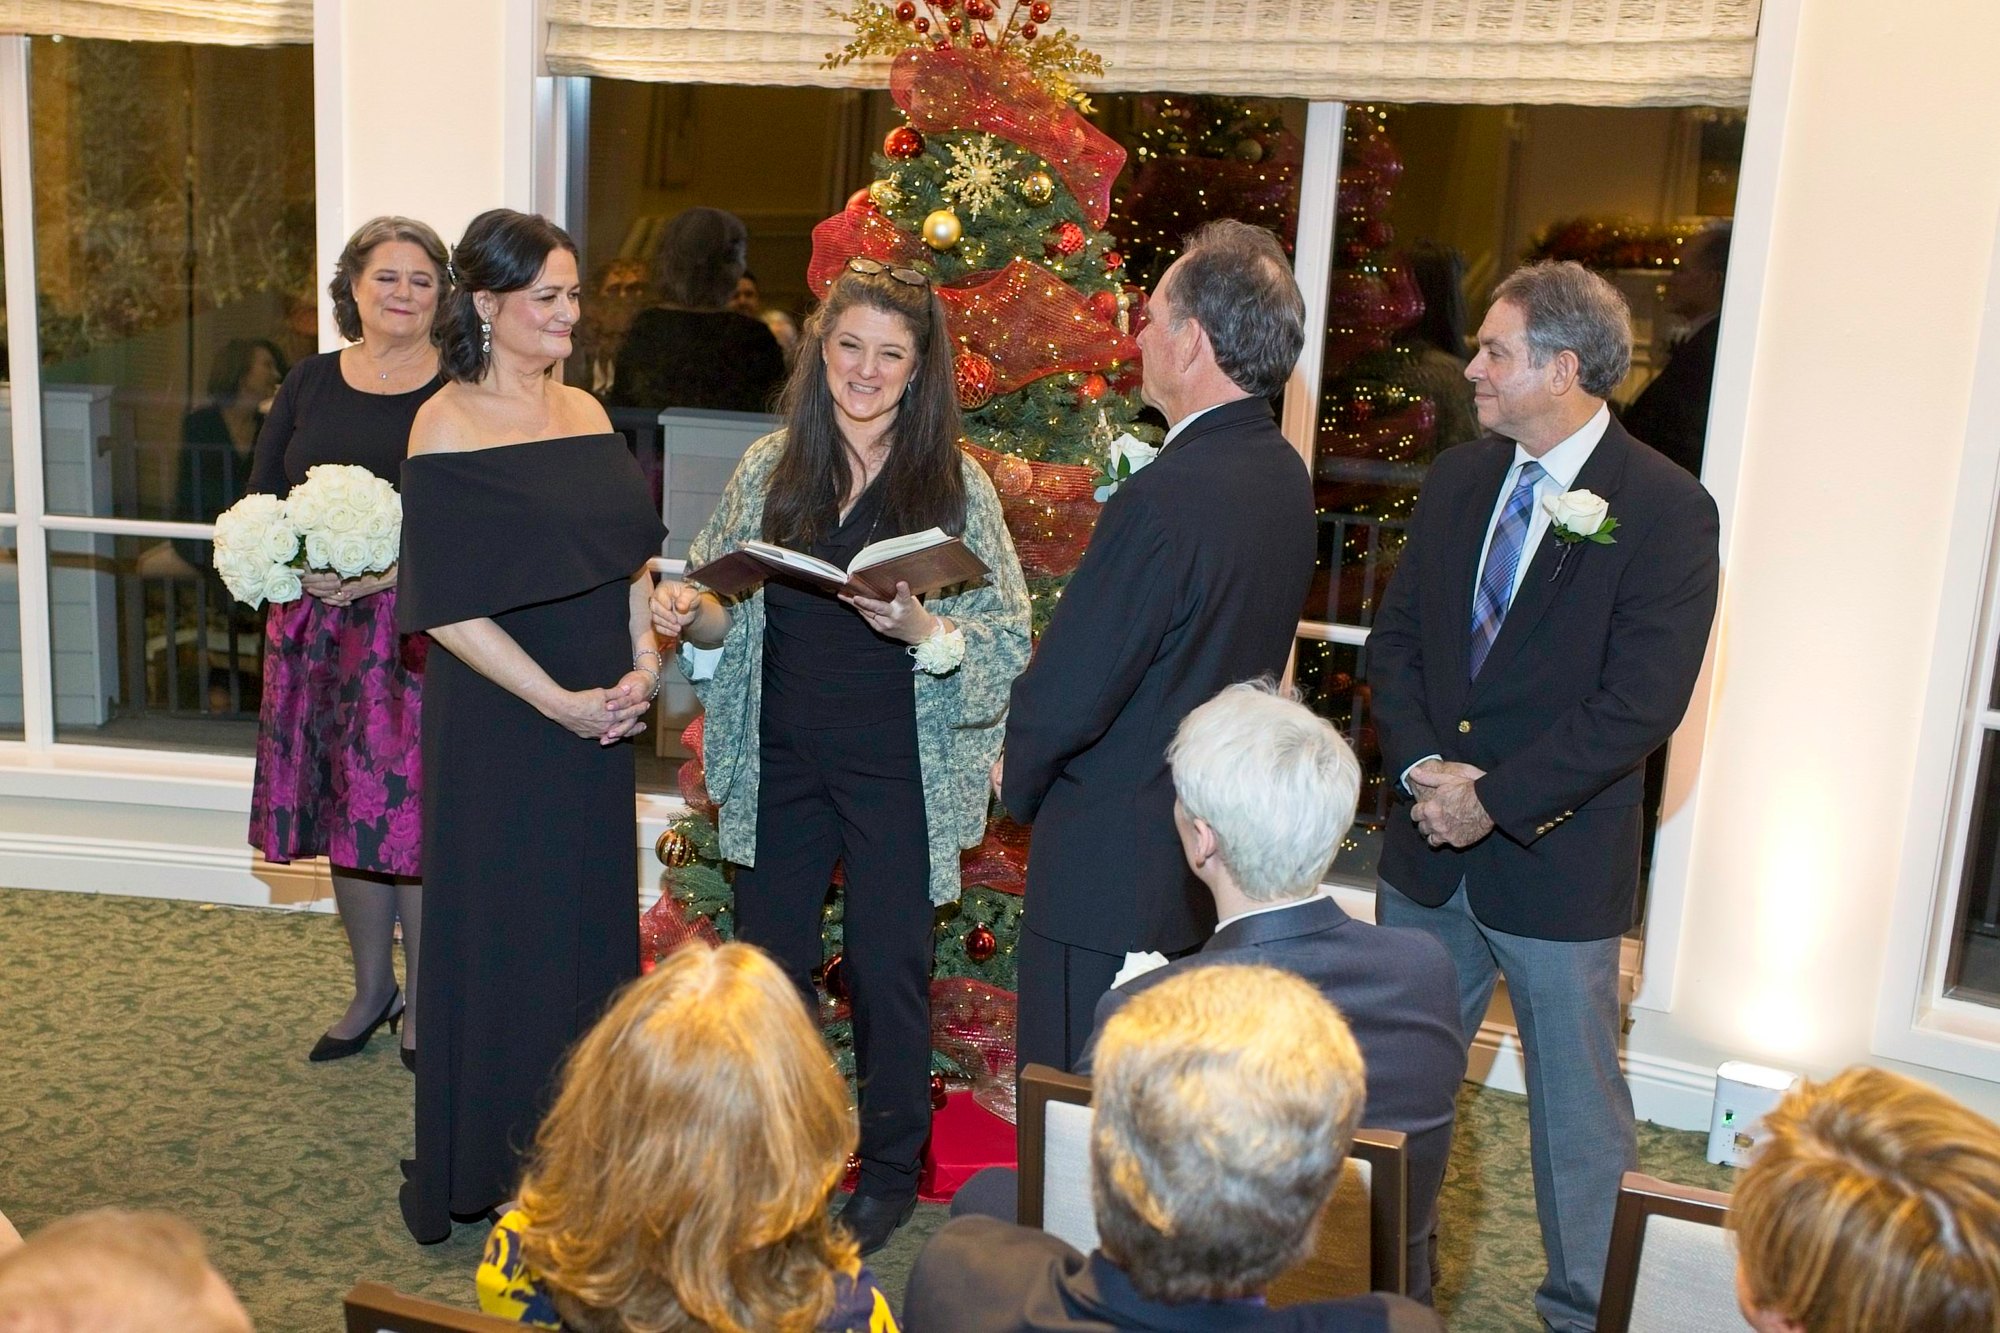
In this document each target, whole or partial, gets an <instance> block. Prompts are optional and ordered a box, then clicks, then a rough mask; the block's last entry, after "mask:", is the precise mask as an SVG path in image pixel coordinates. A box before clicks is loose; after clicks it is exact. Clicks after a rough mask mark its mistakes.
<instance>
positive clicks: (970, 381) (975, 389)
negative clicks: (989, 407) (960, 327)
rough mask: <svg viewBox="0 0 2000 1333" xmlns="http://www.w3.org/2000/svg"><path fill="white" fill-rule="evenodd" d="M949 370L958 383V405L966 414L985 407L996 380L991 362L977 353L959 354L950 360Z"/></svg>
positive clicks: (990, 397) (991, 394) (991, 395)
mask: <svg viewBox="0 0 2000 1333" xmlns="http://www.w3.org/2000/svg"><path fill="white" fill-rule="evenodd" d="M951 369H952V376H953V378H954V379H956V380H957V381H958V405H959V406H960V407H962V408H964V409H965V410H966V411H968V412H970V411H973V410H974V409H976V408H981V407H984V406H986V404H987V402H988V401H989V400H991V399H992V397H993V385H994V381H995V380H996V378H997V373H996V372H995V370H994V368H993V362H992V361H991V360H990V359H988V358H987V357H985V356H982V355H981V354H979V353H978V352H960V353H959V354H958V355H957V356H956V357H954V358H952V363H951Z"/></svg>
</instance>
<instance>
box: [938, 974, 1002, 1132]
mask: <svg viewBox="0 0 2000 1333" xmlns="http://www.w3.org/2000/svg"><path fill="white" fill-rule="evenodd" d="M1014 1014H1015V1005H1014V995H1013V993H1012V992H1011V991H1004V990H1001V989H1000V988H999V987H998V986H995V985H991V984H989V983H987V982H984V981H978V980H975V979H974V978H972V977H941V978H939V979H938V980H936V981H933V982H932V983H931V1047H932V1048H933V1049H934V1050H936V1051H938V1052H939V1053H941V1054H942V1055H944V1056H945V1057H947V1058H948V1059H950V1061H951V1062H952V1063H953V1064H955V1065H957V1066H958V1067H959V1068H960V1069H963V1070H964V1071H965V1072H966V1073H967V1074H969V1075H970V1076H971V1077H972V1100H973V1101H975V1102H978V1103H979V1104H980V1105H981V1106H983V1107H985V1108H986V1109H987V1110H989V1111H991V1112H992V1113H993V1114H994V1115H997V1116H999V1117H1000V1118H1001V1119H1002V1120H1005V1121H1008V1122H1010V1123H1011V1122H1012V1121H1013V1119H1014V1031H1015V1023H1014Z"/></svg>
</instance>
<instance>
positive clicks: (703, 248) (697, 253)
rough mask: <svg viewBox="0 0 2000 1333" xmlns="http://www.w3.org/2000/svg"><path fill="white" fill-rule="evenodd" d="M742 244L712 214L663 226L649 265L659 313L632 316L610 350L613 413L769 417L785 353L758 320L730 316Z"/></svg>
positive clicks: (684, 216)
mask: <svg viewBox="0 0 2000 1333" xmlns="http://www.w3.org/2000/svg"><path fill="white" fill-rule="evenodd" d="M749 245H750V233H749V232H748V231H746V230H744V227H743V223H742V220H741V219H739V218H738V217H737V216H736V215H735V214H734V213H725V212H723V211H722V210H721V209H719V208H690V209H688V210H686V211H685V212H683V213H679V214H676V215H675V217H674V219H673V221H671V222H669V223H668V224H667V225H666V228H665V230H664V231H662V232H661V234H660V253H659V256H658V258H657V259H655V261H654V264H653V282H654V285H655V286H656V287H658V288H659V293H660V304H659V305H656V306H654V307H653V308H651V309H650V310H642V311H640V312H639V315H638V317H637V318H635V319H634V320H633V321H632V327H631V329H630V331H629V332H627V333H626V335H625V342H624V344H623V345H622V346H621V347H620V348H619V349H618V369H617V375H616V378H615V379H614V380H613V381H612V385H611V393H610V396H609V399H608V401H609V402H610V403H611V404H612V405H613V406H616V407H700V408H709V409H711V410H714V411H720V412H769V411H770V410H771V404H772V400H773V399H775V398H776V397H777V394H778V390H779V388H780V387H781V386H782V385H783V384H784V380H785V354H784V352H782V351H781V350H780V349H779V347H778V340H777V339H776V338H774V337H773V336H772V335H771V330H770V329H768V328H767V327H765V325H764V322H763V321H762V320H760V319H757V318H755V317H754V316H751V315H745V314H739V313H738V312H737V311H734V310H731V309H730V308H729V303H730V301H731V300H732V299H733V298H734V297H735V295H736V284H737V282H738V280H739V279H741V278H742V276H743V268H744V259H745V257H746V255H747V254H748V251H749Z"/></svg>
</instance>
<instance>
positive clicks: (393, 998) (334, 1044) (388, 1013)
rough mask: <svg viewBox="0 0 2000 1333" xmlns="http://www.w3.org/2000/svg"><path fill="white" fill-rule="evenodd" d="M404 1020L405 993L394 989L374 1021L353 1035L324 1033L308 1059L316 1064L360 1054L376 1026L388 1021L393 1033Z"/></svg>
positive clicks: (309, 1053)
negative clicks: (342, 1035) (341, 1035)
mask: <svg viewBox="0 0 2000 1333" xmlns="http://www.w3.org/2000/svg"><path fill="white" fill-rule="evenodd" d="M402 1021H403V993H402V992H401V991H400V990H398V991H392V992H390V995H389V1003H387V1004H385V1005H383V1006H382V1012H381V1013H380V1014H377V1015H376V1016H375V1021H374V1022H373V1023H370V1024H369V1025H368V1026H367V1027H365V1028H363V1029H361V1031H360V1032H358V1033H356V1034H355V1035H354V1036H352V1037H336V1036H334V1035H333V1034H332V1033H331V1032H328V1033H326V1034H324V1035H323V1036H321V1037H320V1039H319V1040H318V1041H317V1042H315V1043H314V1044H313V1048H312V1050H311V1051H309V1052H307V1054H306V1059H308V1060H310V1061H312V1062H313V1063H314V1064H321V1063H323V1062H325V1061H327V1060H345V1059H346V1058H347V1057H348V1056H350V1055H359V1054H360V1053H361V1050H362V1048H363V1047H365V1046H366V1045H367V1044H368V1039H369V1038H370V1037H372V1036H374V1035H375V1029H376V1028H379V1027H381V1026H382V1025H383V1024H384V1023H387V1024H388V1025H389V1031H390V1032H392V1033H393V1032H394V1031H395V1030H396V1025H397V1024H398V1023H401V1022H402Z"/></svg>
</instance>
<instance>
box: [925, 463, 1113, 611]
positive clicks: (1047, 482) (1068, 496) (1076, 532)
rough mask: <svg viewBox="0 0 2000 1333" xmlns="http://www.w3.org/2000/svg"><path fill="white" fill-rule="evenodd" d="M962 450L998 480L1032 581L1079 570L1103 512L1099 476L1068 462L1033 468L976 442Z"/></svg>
mask: <svg viewBox="0 0 2000 1333" xmlns="http://www.w3.org/2000/svg"><path fill="white" fill-rule="evenodd" d="M959 448H961V449H963V450H965V452H966V453H968V454H970V455H971V456H972V459H973V461H974V462H976V463H978V464H979V466H981V467H983V468H985V469H986V475H987V476H989V477H991V478H993V489H994V490H996V491H998V492H1000V512H1001V515H1002V516H1003V517H1004V518H1005V519H1006V520H1007V530H1008V531H1009V532H1011V533H1013V534H1014V551H1015V554H1016V555H1018V556H1020V558H1021V569H1022V570H1023V571H1024V572H1025V573H1026V574H1027V575H1028V576H1029V577H1031V578H1057V577H1060V576H1062V575H1064V574H1067V573H1069V572H1070V571H1071V570H1073V569H1075V568H1076V565H1077V561H1079V560H1081V559H1083V548H1084V547H1085V546H1087V545H1088V544H1089V543H1090V531H1091V529H1092V528H1094V527H1096V526H1097V515H1098V512H1099V511H1100V509H1101V508H1102V506H1100V505H1099V504H1098V503H1097V500H1096V498H1095V496H1094V492H1095V491H1096V489H1097V478H1096V474H1095V472H1093V471H1092V469H1090V468H1087V467H1076V466H1072V465H1070V464H1067V463H1031V462H1029V461H1028V460H1026V459H1023V458H1016V457H1014V456H1013V455H1012V454H1000V453H995V452H993V451H992V450H991V449H982V448H980V447H979V446H978V445H976V444H973V443H971V442H970V441H961V442H960V444H959Z"/></svg>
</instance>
